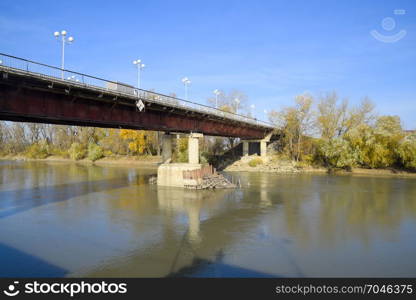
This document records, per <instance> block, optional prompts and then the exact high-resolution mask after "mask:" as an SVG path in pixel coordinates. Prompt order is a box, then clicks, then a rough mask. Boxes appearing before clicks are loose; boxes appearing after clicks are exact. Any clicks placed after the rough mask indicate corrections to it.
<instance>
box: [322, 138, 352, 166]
mask: <svg viewBox="0 0 416 300" xmlns="http://www.w3.org/2000/svg"><path fill="white" fill-rule="evenodd" d="M318 151H319V154H318V156H319V157H320V158H321V160H322V161H323V162H324V163H325V164H326V166H327V167H333V168H345V169H349V168H351V167H352V166H354V164H355V162H356V155H355V153H354V151H353V149H351V147H350V144H349V143H348V142H347V141H346V140H344V139H340V138H338V139H333V140H329V141H322V143H321V146H320V148H319V149H318Z"/></svg>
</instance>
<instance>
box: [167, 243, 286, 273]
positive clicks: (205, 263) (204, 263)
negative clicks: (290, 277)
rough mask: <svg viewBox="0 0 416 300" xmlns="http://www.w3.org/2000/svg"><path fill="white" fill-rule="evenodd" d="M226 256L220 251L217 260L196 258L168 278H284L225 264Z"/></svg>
mask: <svg viewBox="0 0 416 300" xmlns="http://www.w3.org/2000/svg"><path fill="white" fill-rule="evenodd" d="M223 257H224V254H223V252H222V251H221V250H220V251H219V252H218V253H217V254H216V256H215V260H213V261H211V260H207V259H203V258H199V257H195V258H194V259H193V261H192V263H191V265H189V266H186V267H183V268H181V269H179V270H178V271H176V272H172V273H170V274H169V275H168V276H167V277H203V278H207V277H221V278H224V277H233V278H280V277H282V276H279V275H274V274H268V273H263V272H258V271H255V270H250V269H246V268H241V267H239V266H233V265H229V264H226V263H224V262H223Z"/></svg>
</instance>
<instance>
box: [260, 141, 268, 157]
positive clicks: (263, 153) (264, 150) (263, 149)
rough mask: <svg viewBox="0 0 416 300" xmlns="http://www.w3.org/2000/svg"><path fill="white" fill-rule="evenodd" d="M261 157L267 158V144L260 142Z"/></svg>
mask: <svg viewBox="0 0 416 300" xmlns="http://www.w3.org/2000/svg"><path fill="white" fill-rule="evenodd" d="M260 156H261V157H266V156H267V142H266V141H260Z"/></svg>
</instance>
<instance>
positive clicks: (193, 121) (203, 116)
mask: <svg viewBox="0 0 416 300" xmlns="http://www.w3.org/2000/svg"><path fill="white" fill-rule="evenodd" d="M0 59H2V65H0V73H1V74H0V119H3V120H12V121H28V122H42V123H54V124H67V125H80V126H96V127H113V128H130V129H146V130H159V131H168V132H201V133H204V134H206V135H216V136H230V137H241V138H246V139H253V138H262V137H264V135H266V134H267V133H269V132H270V131H271V130H273V127H272V126H271V125H270V124H268V123H265V122H261V121H259V120H256V119H252V118H249V117H246V116H242V115H237V114H233V113H228V112H224V111H221V110H218V109H215V108H212V107H208V106H205V105H201V104H197V103H193V102H189V101H185V100H181V99H178V98H174V97H170V96H166V95H162V94H158V93H155V92H150V91H146V90H141V89H135V88H133V87H131V86H128V85H124V84H120V83H117V82H114V81H108V80H104V79H100V78H97V77H93V76H89V75H85V74H81V73H77V72H73V71H66V70H65V71H63V73H62V74H64V75H65V77H66V76H68V79H62V78H59V77H60V76H59V74H60V73H61V72H62V70H61V69H59V68H55V67H51V66H48V65H44V64H39V63H35V62H32V61H28V60H24V59H20V58H16V57H12V56H7V55H4V54H0ZM65 77H64V78H65ZM139 100H141V101H142V102H143V103H144V110H143V111H141V112H140V111H139V109H138V108H137V106H136V105H137V103H138V101H139Z"/></svg>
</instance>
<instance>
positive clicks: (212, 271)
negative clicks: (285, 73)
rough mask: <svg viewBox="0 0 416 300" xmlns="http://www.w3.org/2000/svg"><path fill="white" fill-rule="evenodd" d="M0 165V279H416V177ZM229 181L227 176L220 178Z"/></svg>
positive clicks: (81, 165)
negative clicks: (192, 184)
mask: <svg viewBox="0 0 416 300" xmlns="http://www.w3.org/2000/svg"><path fill="white" fill-rule="evenodd" d="M155 173H156V168H152V167H147V168H128V167H115V166H95V165H83V164H75V163H59V162H54V163H52V162H14V161H0V276H1V277H6V276H8V277H19V276H36V277H37V276H42V277H49V276H54V277H64V276H68V277H78V276H82V277H84V276H86V277H165V276H173V277H175V276H192V277H341V276H342V277H344V276H345V277H362V276H371V277H415V276H416V259H415V253H416V234H415V232H416V179H415V178H400V177H371V176H349V175H324V174H286V175H283V174H270V173H232V174H231V175H232V176H233V177H234V178H235V179H237V178H239V179H240V181H241V183H242V188H241V189H236V190H211V191H191V190H183V189H178V188H163V187H157V186H155V185H149V184H148V183H147V182H148V179H149V176H151V175H154V174H155ZM226 175H230V174H226Z"/></svg>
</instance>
